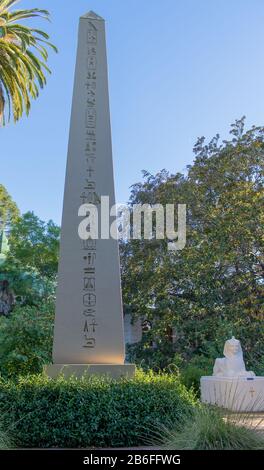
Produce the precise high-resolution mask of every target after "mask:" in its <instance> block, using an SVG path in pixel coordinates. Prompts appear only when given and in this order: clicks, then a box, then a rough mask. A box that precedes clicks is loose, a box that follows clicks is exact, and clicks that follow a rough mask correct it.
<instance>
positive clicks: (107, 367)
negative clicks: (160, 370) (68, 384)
mask: <svg viewBox="0 0 264 470" xmlns="http://www.w3.org/2000/svg"><path fill="white" fill-rule="evenodd" d="M135 369H136V367H135V364H50V365H48V366H45V367H44V373H45V374H46V375H47V376H48V377H50V378H51V379H56V378H57V377H58V376H63V377H64V378H65V379H68V378H70V377H75V378H77V379H80V378H82V377H84V378H85V377H87V378H89V377H91V376H97V377H98V376H107V377H109V378H111V379H121V378H123V377H124V378H132V377H134V375H135Z"/></svg>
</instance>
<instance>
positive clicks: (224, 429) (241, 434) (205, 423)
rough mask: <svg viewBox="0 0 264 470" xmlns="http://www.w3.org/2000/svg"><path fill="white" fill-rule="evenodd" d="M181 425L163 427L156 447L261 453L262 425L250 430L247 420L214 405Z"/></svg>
mask: <svg viewBox="0 0 264 470" xmlns="http://www.w3.org/2000/svg"><path fill="white" fill-rule="evenodd" d="M180 423H181V424H180V425H178V426H177V428H175V427H170V428H165V427H164V428H163V429H162V430H161V431H159V432H158V433H157V434H156V437H155V439H154V442H152V443H153V444H154V445H157V444H159V446H161V448H163V449H166V450H176V449H177V450H260V449H262V450H263V449H264V436H263V434H262V432H261V430H260V429H259V427H258V426H254V427H247V426H246V425H245V422H244V418H243V416H242V419H240V418H239V415H236V417H234V415H233V414H231V413H230V414H229V413H228V412H226V411H225V414H224V411H223V410H220V409H219V408H214V407H210V406H201V407H199V408H195V409H194V411H191V412H189V413H187V414H186V415H185V416H183V419H182V420H181V421H180Z"/></svg>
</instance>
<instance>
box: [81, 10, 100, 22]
mask: <svg viewBox="0 0 264 470" xmlns="http://www.w3.org/2000/svg"><path fill="white" fill-rule="evenodd" d="M81 18H85V19H86V20H99V21H104V19H103V18H102V17H101V16H99V15H97V14H96V13H94V11H89V12H88V13H85V14H84V15H82V16H81Z"/></svg>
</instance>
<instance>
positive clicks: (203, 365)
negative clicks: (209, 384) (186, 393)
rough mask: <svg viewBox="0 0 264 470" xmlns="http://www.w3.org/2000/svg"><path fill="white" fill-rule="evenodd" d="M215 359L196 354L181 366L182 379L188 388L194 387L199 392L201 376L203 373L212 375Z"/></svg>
mask: <svg viewBox="0 0 264 470" xmlns="http://www.w3.org/2000/svg"><path fill="white" fill-rule="evenodd" d="M213 365H214V360H212V359H211V358H208V357H206V356H202V355H195V356H193V357H192V359H191V360H190V361H189V362H188V363H186V364H185V365H184V366H182V368H180V373H181V379H182V382H183V383H184V385H185V386H186V387H187V388H191V387H192V388H194V390H195V391H196V392H197V393H199V391H200V378H201V377H202V376H203V375H212V372H213Z"/></svg>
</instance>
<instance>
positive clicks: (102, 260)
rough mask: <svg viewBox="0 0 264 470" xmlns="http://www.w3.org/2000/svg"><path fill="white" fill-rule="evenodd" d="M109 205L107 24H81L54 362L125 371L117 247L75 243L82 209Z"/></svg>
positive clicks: (89, 20)
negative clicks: (115, 367) (118, 366)
mask: <svg viewBox="0 0 264 470" xmlns="http://www.w3.org/2000/svg"><path fill="white" fill-rule="evenodd" d="M102 195H103V196H109V203H110V207H111V206H112V205H113V204H114V203H115V196H114V178H113V164H112V149H111V130H110V113H109V96H108V77H107V58H106V43H105V23H104V20H102V18H100V17H98V16H97V15H95V14H94V13H89V14H87V15H85V16H84V17H82V18H81V19H80V25H79V39H78V53H77V63H76V71H75V83H74V93H73V103H72V115H71V125H70V138H69V148H68V160H67V171H66V181H65V193H64V207H63V217H62V233H61V248H60V262H59V275H58V289H57V301H56V319H55V331H54V347H53V361H54V363H55V364H123V363H124V334H123V314H122V300H121V286H120V268H119V254H118V242H117V241H116V240H113V239H112V238H110V239H108V240H107V239H104V240H101V239H98V240H91V239H88V240H81V239H80V238H79V235H78V226H79V224H80V222H81V220H82V218H81V217H79V216H78V210H79V207H80V206H81V205H82V204H86V203H87V204H89V203H93V204H95V205H97V207H98V213H99V219H100V203H99V201H100V197H101V196H102Z"/></svg>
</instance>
